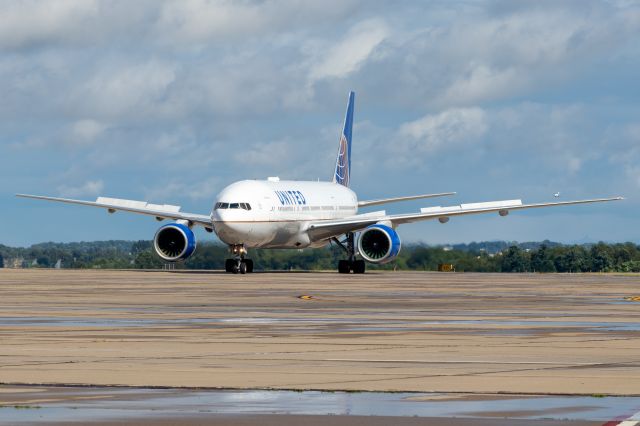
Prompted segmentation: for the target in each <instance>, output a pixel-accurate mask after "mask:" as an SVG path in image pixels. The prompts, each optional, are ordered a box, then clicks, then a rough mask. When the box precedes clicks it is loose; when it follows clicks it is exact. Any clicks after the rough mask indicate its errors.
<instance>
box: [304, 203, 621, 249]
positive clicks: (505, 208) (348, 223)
mask: <svg viewBox="0 0 640 426" xmlns="http://www.w3.org/2000/svg"><path fill="white" fill-rule="evenodd" d="M623 199H624V198H622V197H613V198H596V199H592V200H577V201H561V202H555V203H536V204H522V201H521V200H506V201H490V202H486V203H471V204H460V205H458V206H448V207H440V206H438V207H427V208H423V209H420V212H419V213H404V214H394V215H387V214H385V213H384V212H377V213H375V214H369V213H367V214H363V215H356V216H352V217H347V218H344V219H337V220H328V221H318V222H312V223H310V224H309V228H308V232H309V234H310V235H311V237H312V238H313V239H324V238H330V237H333V236H337V235H341V234H344V233H347V232H356V231H360V230H362V229H364V228H366V227H367V226H369V225H373V224H374V223H378V222H383V223H384V222H386V223H390V224H391V226H393V227H396V226H398V225H402V224H405V223H413V222H419V221H422V220H429V219H439V220H440V221H441V222H442V223H445V222H447V221H448V220H449V217H451V216H462V215H468V214H480V213H491V212H498V213H499V214H500V216H506V215H508V214H509V212H510V211H511V210H524V209H535V208H540V207H554V206H568V205H573V204H589V203H602V202H607V201H619V200H623Z"/></svg>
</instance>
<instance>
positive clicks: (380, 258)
mask: <svg viewBox="0 0 640 426" xmlns="http://www.w3.org/2000/svg"><path fill="white" fill-rule="evenodd" d="M400 245H401V244H400V237H399V236H398V233H397V232H396V231H394V230H393V228H390V227H388V226H387V225H382V224H379V223H378V224H375V225H371V226H368V227H367V228H365V230H364V231H362V232H361V233H360V237H359V238H358V251H359V252H360V255H361V256H362V257H363V258H364V260H366V261H367V262H371V263H381V264H382V263H387V262H391V261H392V260H393V259H395V258H396V256H397V255H398V253H400Z"/></svg>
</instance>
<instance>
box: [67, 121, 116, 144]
mask: <svg viewBox="0 0 640 426" xmlns="http://www.w3.org/2000/svg"><path fill="white" fill-rule="evenodd" d="M106 128H107V126H106V125H105V124H103V123H100V122H99V121H96V120H92V119H84V120H79V121H76V122H75V123H73V125H72V127H71V141H70V142H72V143H76V144H90V143H92V142H94V141H95V140H96V138H98V137H99V136H100V135H101V134H102V133H103V132H104V131H105V129H106Z"/></svg>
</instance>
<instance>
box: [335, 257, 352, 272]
mask: <svg viewBox="0 0 640 426" xmlns="http://www.w3.org/2000/svg"><path fill="white" fill-rule="evenodd" d="M338 272H339V273H341V274H348V273H349V272H351V265H350V264H349V261H348V260H340V261H338Z"/></svg>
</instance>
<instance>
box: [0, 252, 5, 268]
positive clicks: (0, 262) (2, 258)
mask: <svg viewBox="0 0 640 426" xmlns="http://www.w3.org/2000/svg"><path fill="white" fill-rule="evenodd" d="M0 268H4V257H2V253H0Z"/></svg>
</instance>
